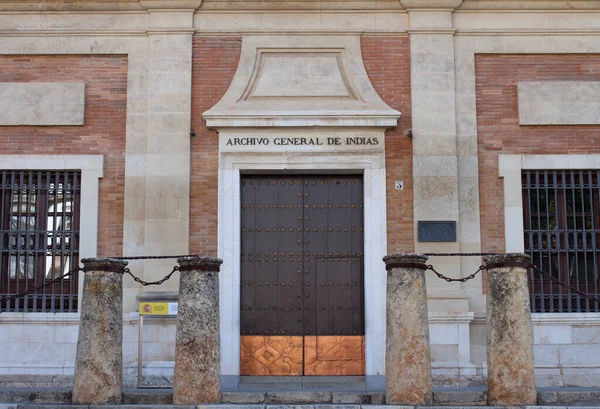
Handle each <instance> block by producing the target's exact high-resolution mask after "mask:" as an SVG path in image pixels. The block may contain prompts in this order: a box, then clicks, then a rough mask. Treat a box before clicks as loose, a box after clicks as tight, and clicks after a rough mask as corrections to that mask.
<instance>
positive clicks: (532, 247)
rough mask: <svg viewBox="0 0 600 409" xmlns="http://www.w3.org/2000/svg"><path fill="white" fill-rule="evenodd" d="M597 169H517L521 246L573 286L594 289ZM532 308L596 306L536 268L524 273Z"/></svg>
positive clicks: (599, 255) (599, 256) (598, 235)
mask: <svg viewBox="0 0 600 409" xmlns="http://www.w3.org/2000/svg"><path fill="white" fill-rule="evenodd" d="M599 179H600V171H596V170H594V171H591V170H536V171H532V170H526V171H523V172H522V185H523V218H524V234H525V252H526V253H527V254H529V255H530V256H531V261H532V263H533V264H535V265H536V266H538V267H539V268H540V269H541V270H543V271H545V272H546V273H548V274H551V275H552V276H553V277H555V278H557V279H558V280H560V281H562V282H563V283H566V284H568V285H569V286H572V287H574V288H576V289H578V290H579V291H582V292H585V293H588V294H592V295H598V294H599V290H600V288H599V287H600V280H599V279H598V269H599V267H600V248H599V247H600V245H599V241H600V196H599V192H600V189H599V186H598V181H599ZM529 289H530V293H531V309H532V312H600V303H598V302H594V301H592V300H589V299H586V298H582V297H579V296H578V295H577V294H574V293H573V292H572V291H570V290H568V289H565V288H564V287H562V286H559V285H558V284H555V283H553V282H552V281H551V280H549V279H547V278H545V277H543V276H541V275H540V274H539V273H535V272H533V270H532V271H531V273H530V279H529Z"/></svg>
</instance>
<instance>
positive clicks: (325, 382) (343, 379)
mask: <svg viewBox="0 0 600 409" xmlns="http://www.w3.org/2000/svg"><path fill="white" fill-rule="evenodd" d="M367 378H370V377H365V376H240V377H239V381H238V382H237V385H235V386H233V385H231V384H230V385H229V386H230V387H229V388H227V390H229V391H239V392H311V391H312V392H319V391H330V392H332V391H339V392H362V393H364V392H379V391H381V390H384V389H385V386H383V387H382V385H379V384H374V383H373V382H368V380H367Z"/></svg>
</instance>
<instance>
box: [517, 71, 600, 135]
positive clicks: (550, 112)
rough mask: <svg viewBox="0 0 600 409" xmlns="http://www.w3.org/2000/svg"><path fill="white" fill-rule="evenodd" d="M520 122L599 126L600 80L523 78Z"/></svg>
mask: <svg viewBox="0 0 600 409" xmlns="http://www.w3.org/2000/svg"><path fill="white" fill-rule="evenodd" d="M518 95H519V96H518V99H519V123H520V125H599V124H600V81H531V82H529V81H527V82H526V81H522V82H519V84H518Z"/></svg>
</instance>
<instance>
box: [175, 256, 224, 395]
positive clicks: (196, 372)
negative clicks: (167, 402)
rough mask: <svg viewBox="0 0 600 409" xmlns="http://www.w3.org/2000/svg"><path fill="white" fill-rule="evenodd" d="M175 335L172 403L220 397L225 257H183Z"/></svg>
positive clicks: (181, 260)
mask: <svg viewBox="0 0 600 409" xmlns="http://www.w3.org/2000/svg"><path fill="white" fill-rule="evenodd" d="M177 261H178V263H179V272H180V278H179V309H178V314H177V335H176V339H175V375H174V378H173V403H174V404H176V405H197V404H209V403H218V402H219V401H220V400H221V370H220V366H221V350H220V348H221V345H220V337H219V270H220V266H221V264H222V263H223V261H221V260H219V259H216V258H210V257H182V258H180V259H177Z"/></svg>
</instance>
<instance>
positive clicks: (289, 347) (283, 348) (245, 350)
mask: <svg viewBox="0 0 600 409" xmlns="http://www.w3.org/2000/svg"><path fill="white" fill-rule="evenodd" d="M302 347H303V338H302V337H279V336H277V337H266V336H243V337H241V342H240V355H241V356H240V375H254V376H266V375H271V376H274V375H278V376H286V375H287V376H298V375H302V355H303V351H302Z"/></svg>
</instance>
